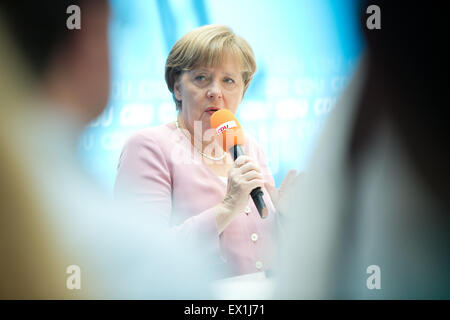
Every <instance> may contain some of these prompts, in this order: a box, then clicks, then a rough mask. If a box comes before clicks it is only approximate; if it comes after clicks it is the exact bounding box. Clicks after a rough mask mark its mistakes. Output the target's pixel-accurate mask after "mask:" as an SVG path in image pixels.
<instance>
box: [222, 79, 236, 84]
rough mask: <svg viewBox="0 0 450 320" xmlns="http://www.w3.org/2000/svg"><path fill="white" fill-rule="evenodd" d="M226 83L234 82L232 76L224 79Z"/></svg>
mask: <svg viewBox="0 0 450 320" xmlns="http://www.w3.org/2000/svg"><path fill="white" fill-rule="evenodd" d="M224 81H225V82H226V83H234V80H233V79H231V78H225V80H224Z"/></svg>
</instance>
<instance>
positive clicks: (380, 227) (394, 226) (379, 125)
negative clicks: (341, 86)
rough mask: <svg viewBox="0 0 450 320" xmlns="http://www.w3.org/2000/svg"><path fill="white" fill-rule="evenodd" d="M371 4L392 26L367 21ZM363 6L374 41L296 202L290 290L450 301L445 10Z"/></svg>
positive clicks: (287, 277)
mask: <svg viewBox="0 0 450 320" xmlns="http://www.w3.org/2000/svg"><path fill="white" fill-rule="evenodd" d="M370 5H376V6H378V8H379V10H380V11H379V12H380V14H381V24H380V27H381V29H369V28H368V27H367V25H366V21H367V19H368V17H369V16H370V14H371V13H367V12H366V10H367V8H368V7H369V6H370ZM359 9H360V11H359V12H358V13H357V14H358V16H359V17H360V18H361V24H360V26H361V30H362V32H363V34H364V36H365V40H366V48H365V50H364V52H363V55H362V58H361V61H360V64H359V66H358V68H357V70H356V72H355V74H354V76H353V78H352V80H351V82H350V84H349V86H348V87H347V88H346V90H345V92H344V93H343V94H342V96H341V97H340V98H339V101H338V103H337V104H336V107H335V108H334V110H333V112H332V113H331V114H330V116H329V118H328V119H327V124H326V125H325V127H324V129H323V132H322V135H321V138H320V140H319V143H318V146H317V149H316V150H315V152H314V156H313V157H312V161H311V165H310V168H309V169H308V170H307V174H306V179H305V181H304V184H303V185H302V186H299V188H298V189H297V193H296V194H295V197H294V199H293V201H292V202H291V211H292V219H293V220H292V223H291V225H290V227H291V232H290V233H289V236H290V238H288V240H287V246H286V247H285V249H284V261H283V263H284V273H283V274H282V279H281V281H280V287H279V289H280V291H279V293H280V296H281V297H283V298H295V299H299V298H319V299H320V298H326V299H327V298H339V299H433V298H440V299H442V298H445V299H448V298H449V297H450V274H449V272H448V270H450V235H449V232H448V230H449V229H450V165H449V164H450V152H449V148H448V146H449V145H450V135H449V131H448V125H449V122H450V121H449V118H448V116H447V114H448V112H447V110H446V109H447V107H446V103H447V101H448V89H447V88H446V86H447V83H448V79H446V78H445V77H447V76H448V75H447V73H444V70H448V64H449V62H448V57H449V55H448V49H447V46H446V43H445V42H446V38H447V27H446V26H445V24H446V19H445V11H443V10H442V8H439V6H438V5H437V4H436V3H434V2H428V3H426V4H424V3H419V4H416V3H413V2H410V1H408V2H407V1H364V2H362V3H361V5H360V6H359ZM372 13H373V12H372ZM374 270H375V271H374Z"/></svg>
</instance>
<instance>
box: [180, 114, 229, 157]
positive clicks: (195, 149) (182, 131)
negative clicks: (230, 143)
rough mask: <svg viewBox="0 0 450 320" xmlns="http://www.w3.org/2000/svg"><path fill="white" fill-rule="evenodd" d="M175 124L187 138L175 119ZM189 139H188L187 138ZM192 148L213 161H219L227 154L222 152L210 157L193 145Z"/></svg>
mask: <svg viewBox="0 0 450 320" xmlns="http://www.w3.org/2000/svg"><path fill="white" fill-rule="evenodd" d="M175 126H176V127H177V129H178V130H180V132H181V133H182V134H183V135H184V136H185V137H186V139H188V137H187V136H186V135H185V134H184V132H183V130H181V128H180V124H179V123H178V120H177V121H175ZM188 140H189V139H188ZM194 149H195V150H197V151H198V152H200V154H201V155H202V156H204V157H205V158H207V159H209V160H213V161H220V160H222V159H223V158H225V157H226V156H227V154H226V153H225V152H224V153H223V155H221V156H220V157H217V158H216V157H211V156H210V155H207V154H206V153H204V152H203V151H200V150H198V149H197V148H196V147H195V146H194Z"/></svg>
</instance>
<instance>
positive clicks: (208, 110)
mask: <svg viewBox="0 0 450 320" xmlns="http://www.w3.org/2000/svg"><path fill="white" fill-rule="evenodd" d="M218 110H219V108H216V107H210V108H208V109H206V110H205V112H206V113H207V114H209V115H212V114H213V113H214V112H216V111H218Z"/></svg>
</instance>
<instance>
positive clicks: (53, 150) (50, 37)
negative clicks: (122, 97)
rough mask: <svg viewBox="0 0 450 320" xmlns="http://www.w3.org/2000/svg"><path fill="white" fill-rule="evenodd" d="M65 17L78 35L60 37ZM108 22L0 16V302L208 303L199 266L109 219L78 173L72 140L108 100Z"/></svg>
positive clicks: (53, 13) (100, 11)
mask: <svg viewBox="0 0 450 320" xmlns="http://www.w3.org/2000/svg"><path fill="white" fill-rule="evenodd" d="M70 5H78V7H80V8H81V29H79V30H77V29H74V30H69V29H68V28H67V27H66V19H67V18H68V17H69V15H68V14H67V13H66V9H67V8H68V7H69V6H70ZM109 11H110V10H109V4H108V2H107V1H106V0H105V1H74V0H70V1H64V0H62V1H39V2H33V1H31V2H29V1H2V3H1V4H0V16H1V18H0V43H1V48H2V50H1V51H0V163H1V166H0V208H1V210H0V212H1V214H0V260H1V262H0V298H2V299H71V298H73V299H79V298H83V299H86V298H87V299H90V298H101V299H115V298H121V299H124V298H125V299H133V298H158V299H159V298H166V299H178V298H198V297H205V296H206V294H207V292H208V291H207V288H206V281H205V274H206V273H204V274H202V269H201V267H200V266H199V264H200V263H201V259H200V258H199V257H198V256H197V255H194V254H191V253H190V251H189V248H186V247H183V248H182V249H183V250H185V253H182V252H181V250H179V249H178V248H179V247H180V246H181V245H180V246H179V245H178V244H176V243H173V241H171V239H170V238H169V239H167V240H166V241H165V242H164V243H163V244H161V242H160V241H159V242H157V241H156V239H161V238H162V237H163V232H164V231H161V230H160V228H159V227H158V225H154V226H150V225H148V224H146V223H143V222H142V221H141V220H140V216H139V215H137V214H134V213H133V209H132V208H130V207H128V206H127V210H126V211H125V212H126V214H124V211H121V209H120V208H119V209H117V208H113V207H112V205H111V204H110V202H109V199H108V198H107V197H106V196H105V194H104V193H103V191H102V190H100V189H98V188H97V187H96V185H95V183H94V182H93V181H92V180H91V178H90V177H89V176H88V175H87V174H86V173H84V171H83V170H82V168H81V166H80V164H79V163H78V161H77V157H76V146H77V138H78V135H79V134H80V133H81V130H82V129H83V127H84V126H85V125H86V124H87V123H89V122H90V121H92V120H93V119H94V118H95V117H97V116H98V115H99V114H100V113H101V112H102V111H103V109H104V108H105V106H106V103H107V99H108V95H109V81H110V78H109V59H108V56H109V49H108V37H107V33H108V19H109ZM168 253H171V254H168ZM73 265H75V266H76V267H70V266H73ZM77 267H79V269H77ZM73 270H75V271H73ZM77 270H78V271H77ZM194 270H195V271H194ZM187 275H189V276H187ZM78 276H79V277H78Z"/></svg>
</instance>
